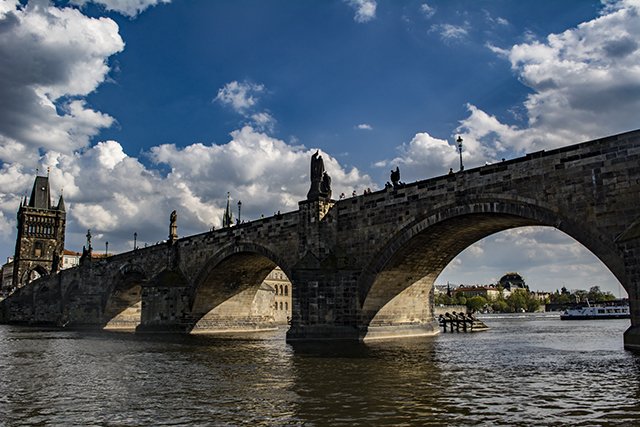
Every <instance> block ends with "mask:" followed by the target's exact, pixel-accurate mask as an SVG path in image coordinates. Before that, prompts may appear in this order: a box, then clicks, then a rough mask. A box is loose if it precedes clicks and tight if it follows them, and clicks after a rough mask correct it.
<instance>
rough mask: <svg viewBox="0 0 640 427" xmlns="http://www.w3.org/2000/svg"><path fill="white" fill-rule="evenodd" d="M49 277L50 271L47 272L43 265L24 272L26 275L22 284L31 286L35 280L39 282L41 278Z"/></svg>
mask: <svg viewBox="0 0 640 427" xmlns="http://www.w3.org/2000/svg"><path fill="white" fill-rule="evenodd" d="M48 275H49V270H47V269H46V268H44V267H43V266H41V265H36V266H34V267H33V268H30V269H28V270H27V271H25V272H24V275H23V276H22V281H21V282H22V283H23V284H29V283H31V282H33V281H34V280H37V279H39V278H41V277H46V276H48Z"/></svg>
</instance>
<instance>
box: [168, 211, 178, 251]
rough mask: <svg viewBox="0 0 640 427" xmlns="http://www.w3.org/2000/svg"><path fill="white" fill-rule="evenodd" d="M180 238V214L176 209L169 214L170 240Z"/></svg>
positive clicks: (171, 241)
mask: <svg viewBox="0 0 640 427" xmlns="http://www.w3.org/2000/svg"><path fill="white" fill-rule="evenodd" d="M176 240H178V214H177V213H176V211H175V210H174V211H173V212H171V215H170V216H169V242H170V243H173V242H175V241H176Z"/></svg>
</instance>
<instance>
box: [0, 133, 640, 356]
mask: <svg viewBox="0 0 640 427" xmlns="http://www.w3.org/2000/svg"><path fill="white" fill-rule="evenodd" d="M521 226H548V227H554V228H556V229H558V230H561V231H562V232H564V233H566V234H568V235H569V236H571V237H573V238H574V239H575V240H577V241H578V242H580V243H581V244H582V245H584V246H585V247H586V248H587V249H589V250H590V251H591V252H592V253H593V254H595V255H596V256H597V257H598V258H599V259H600V260H601V261H602V262H603V263H604V265H605V266H606V267H607V268H609V269H610V270H611V272H612V273H613V274H614V276H615V277H616V278H617V279H618V280H619V281H620V283H621V284H622V286H623V287H624V288H625V289H626V291H627V292H628V294H629V300H630V304H631V312H632V319H631V326H630V328H629V329H628V330H627V331H626V333H625V335H624V343H625V347H626V348H628V349H633V350H640V301H639V294H640V131H634V132H629V133H624V134H620V135H614V136H610V137H606V138H602V139H598V140H594V141H589V142H584V143H581V144H577V145H573V146H568V147H564V148H561V149H557V150H552V151H540V152H536V153H531V154H528V155H527V156H525V157H521V158H517V159H513V160H509V161H503V162H500V163H496V164H491V165H487V166H483V167H479V168H475V169H470V170H466V171H464V172H458V173H455V174H450V175H444V176H440V177H436V178H431V179H427V180H424V181H419V182H415V183H411V184H408V185H405V186H404V187H401V188H395V189H394V188H389V189H385V190H381V191H377V192H374V193H372V194H367V195H363V196H359V197H353V198H348V199H344V200H340V201H335V200H331V199H328V198H323V197H321V196H320V197H317V198H316V199H312V200H307V201H303V202H300V204H299V209H298V210H297V211H295V212H290V213H286V214H283V215H276V216H273V217H270V218H264V219H260V220H257V221H252V222H250V223H245V224H241V225H238V226H235V227H231V228H224V229H220V230H215V231H211V232H207V233H203V234H199V235H195V236H190V237H185V238H182V239H179V240H177V241H174V242H166V243H162V244H159V245H156V246H153V247H149V248H145V249H138V250H135V251H132V252H128V253H124V254H120V255H116V256H111V257H109V258H107V259H103V260H98V261H96V260H94V261H87V262H84V263H83V264H82V265H81V266H80V267H77V268H74V269H70V270H65V271H62V272H61V273H59V274H56V275H53V276H50V277H45V278H40V279H38V280H36V281H34V282H32V283H31V284H29V285H27V286H26V287H24V288H22V289H20V290H19V291H18V292H16V293H15V294H13V295H12V296H11V297H9V298H8V299H7V300H5V301H3V302H2V305H1V309H2V315H3V318H4V321H5V322H26V323H51V324H58V325H66V326H69V327H70V326H76V327H80V326H85V327H99V328H102V327H108V328H109V327H111V328H114V327H128V328H133V327H135V328H136V330H137V331H140V332H153V331H157V332H216V331H228V330H235V331H247V330H256V329H262V328H268V327H270V326H273V312H272V311H270V310H271V305H272V300H269V298H268V295H266V294H265V293H264V292H261V290H260V284H261V282H262V280H263V279H264V278H265V277H266V275H267V274H268V273H269V271H270V270H271V269H272V268H274V267H275V266H276V265H277V266H280V267H281V268H282V270H283V271H284V272H285V273H286V275H287V276H288V278H289V279H290V280H291V282H292V292H293V294H292V304H293V307H292V318H291V326H290V329H289V331H288V333H287V340H289V341H295V340H319V339H349V340H367V339H377V338H388V337H399V336H411V335H429V334H435V333H437V331H438V329H437V326H436V323H435V320H434V315H433V283H434V281H435V279H436V278H437V277H438V275H439V274H440V273H441V271H442V270H443V269H444V268H445V267H446V266H447V264H449V262H451V261H452V260H453V258H455V257H456V256H457V255H458V254H459V253H460V252H461V251H463V250H464V249H465V248H467V247H468V246H470V245H471V244H473V243H474V242H476V241H478V240H480V239H482V238H484V237H486V236H489V235H491V234H493V233H496V232H499V231H502V230H507V229H510V228H514V227H521Z"/></svg>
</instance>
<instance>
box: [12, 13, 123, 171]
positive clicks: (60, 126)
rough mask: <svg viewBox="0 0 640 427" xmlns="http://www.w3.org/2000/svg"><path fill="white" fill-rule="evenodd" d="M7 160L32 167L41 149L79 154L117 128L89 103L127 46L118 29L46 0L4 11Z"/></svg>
mask: <svg viewBox="0 0 640 427" xmlns="http://www.w3.org/2000/svg"><path fill="white" fill-rule="evenodd" d="M0 23H1V28H2V36H1V37H0V76H1V78H0V99H2V102H1V103H0V156H2V157H1V158H0V159H1V160H3V161H15V160H18V159H21V160H22V161H23V162H25V163H31V164H33V161H35V160H36V157H35V154H34V153H37V151H38V150H39V149H44V150H56V151H61V152H73V150H76V149H78V148H81V147H84V146H86V145H87V144H88V143H89V140H90V138H91V137H93V136H95V135H96V134H97V133H98V132H99V131H100V129H101V128H104V127H108V126H110V125H111V124H112V123H113V121H114V120H113V118H112V117H110V116H108V115H107V114H104V113H101V112H98V111H95V110H93V109H91V108H90V107H89V106H87V105H86V103H85V101H84V100H82V97H83V96H86V95H88V94H89V93H91V92H93V91H94V90H95V89H96V88H97V87H98V85H100V84H101V83H102V82H104V81H105V79H106V77H107V74H108V72H109V69H110V68H109V65H108V62H107V60H108V58H109V57H110V56H111V55H113V54H115V53H118V52H120V51H122V49H123V48H124V42H123V41H122V38H121V37H120V35H119V33H118V30H119V29H118V25H117V24H116V23H115V22H114V21H112V20H111V19H107V18H89V17H87V16H85V15H83V14H82V13H80V11H78V10H77V9H73V8H68V7H67V8H57V7H54V6H51V5H49V4H48V3H47V2H30V3H28V4H27V5H26V6H24V7H22V6H20V7H19V6H18V4H17V3H14V4H12V3H11V2H4V3H3V7H2V8H1V9H0Z"/></svg>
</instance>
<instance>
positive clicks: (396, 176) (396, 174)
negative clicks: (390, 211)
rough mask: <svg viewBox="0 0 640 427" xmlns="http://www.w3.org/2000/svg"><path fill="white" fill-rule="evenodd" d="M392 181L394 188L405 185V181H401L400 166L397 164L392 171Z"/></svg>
mask: <svg viewBox="0 0 640 427" xmlns="http://www.w3.org/2000/svg"><path fill="white" fill-rule="evenodd" d="M391 183H392V184H393V188H394V189H398V188H402V187H404V182H402V181H400V167H398V166H396V170H392V171H391Z"/></svg>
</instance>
